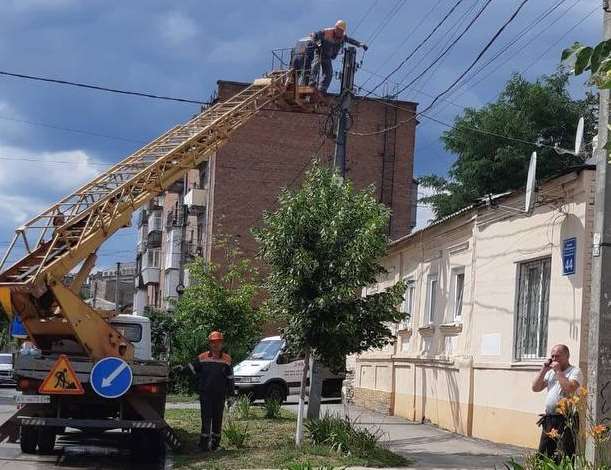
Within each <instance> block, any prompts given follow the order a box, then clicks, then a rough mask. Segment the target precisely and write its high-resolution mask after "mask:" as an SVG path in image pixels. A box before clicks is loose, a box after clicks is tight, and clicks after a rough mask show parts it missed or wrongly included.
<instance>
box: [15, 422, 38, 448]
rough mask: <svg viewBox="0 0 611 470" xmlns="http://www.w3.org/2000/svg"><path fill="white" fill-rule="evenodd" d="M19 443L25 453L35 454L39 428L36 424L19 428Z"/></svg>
mask: <svg viewBox="0 0 611 470" xmlns="http://www.w3.org/2000/svg"><path fill="white" fill-rule="evenodd" d="M19 445H20V446H21V452H23V453H24V454H35V453H36V446H37V445H38V429H37V428H36V427H35V426H21V427H20V429H19Z"/></svg>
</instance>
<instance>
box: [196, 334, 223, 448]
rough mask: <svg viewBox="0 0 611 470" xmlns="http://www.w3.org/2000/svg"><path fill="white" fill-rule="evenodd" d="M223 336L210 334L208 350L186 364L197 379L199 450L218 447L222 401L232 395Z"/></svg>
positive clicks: (221, 419) (221, 423)
mask: <svg viewBox="0 0 611 470" xmlns="http://www.w3.org/2000/svg"><path fill="white" fill-rule="evenodd" d="M223 340H224V338H223V334H222V333H221V332H219V331H213V332H212V333H210V335H209V336H208V343H209V350H208V351H206V352H203V353H201V354H200V355H199V356H197V358H196V359H195V360H194V361H193V362H192V363H191V364H189V367H190V368H191V371H192V372H193V373H194V374H195V375H196V376H197V382H198V390H199V402H200V409H201V418H202V431H201V436H200V440H199V446H200V448H201V449H202V450H203V451H204V452H206V451H209V450H216V449H218V447H219V444H220V443H221V430H222V427H223V410H224V408H225V398H226V397H227V396H228V395H233V394H234V383H233V368H232V366H231V357H230V356H229V354H226V353H224V352H223Z"/></svg>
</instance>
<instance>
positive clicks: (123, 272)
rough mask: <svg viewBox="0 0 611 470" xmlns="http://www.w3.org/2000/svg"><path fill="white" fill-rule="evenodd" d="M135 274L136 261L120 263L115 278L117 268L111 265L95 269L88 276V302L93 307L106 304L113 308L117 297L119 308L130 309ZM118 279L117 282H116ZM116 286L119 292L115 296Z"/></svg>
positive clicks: (122, 309) (103, 307) (100, 306)
mask: <svg viewBox="0 0 611 470" xmlns="http://www.w3.org/2000/svg"><path fill="white" fill-rule="evenodd" d="M135 275H136V263H134V262H130V263H121V266H120V269H119V278H118V279H117V268H116V267H112V268H108V269H104V270H101V271H96V272H95V273H93V274H91V275H90V276H89V282H88V284H89V293H90V295H91V299H90V302H89V303H90V304H91V305H93V306H94V307H95V308H100V309H105V307H106V306H109V307H111V308H112V309H114V308H115V300H116V299H117V298H118V301H119V309H120V310H121V311H130V310H131V307H132V302H133V299H134V292H135V287H134V279H135ZM117 281H118V283H117ZM117 287H118V290H119V294H118V296H117V297H115V295H116V294H115V292H116V289H117Z"/></svg>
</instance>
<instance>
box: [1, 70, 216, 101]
mask: <svg viewBox="0 0 611 470" xmlns="http://www.w3.org/2000/svg"><path fill="white" fill-rule="evenodd" d="M0 75H3V76H6V77H12V78H22V79H25V80H34V81H39V82H47V83H54V84H58V85H68V86H74V87H79V88H88V89H90V90H97V91H104V92H108V93H118V94H121V95H132V96H139V97H143V98H152V99H157V100H165V101H176V102H179V103H190V104H199V105H210V104H211V103H210V102H208V101H201V100H194V99H189V98H176V97H172V96H163V95H154V94H152V93H144V92H140V91H128V90H119V89H117V88H108V87H105V86H100V85H91V84H87V83H79V82H72V81H68V80H59V79H55V78H48V77H41V76H36V75H26V74H22V73H15V72H7V71H3V70H0Z"/></svg>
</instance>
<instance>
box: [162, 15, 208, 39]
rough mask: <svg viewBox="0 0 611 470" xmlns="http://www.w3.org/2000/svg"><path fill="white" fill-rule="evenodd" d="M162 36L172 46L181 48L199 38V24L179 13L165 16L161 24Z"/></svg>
mask: <svg viewBox="0 0 611 470" xmlns="http://www.w3.org/2000/svg"><path fill="white" fill-rule="evenodd" d="M159 29H160V31H161V36H162V37H163V38H164V39H165V40H166V41H167V42H168V43H169V44H170V45H172V46H180V45H182V44H184V43H185V42H187V41H189V40H190V39H193V38H194V37H195V36H197V34H198V32H199V30H198V28H197V24H196V23H195V21H193V20H192V19H191V18H189V17H187V16H185V15H184V14H183V13H181V12H179V11H173V12H171V13H169V14H167V15H165V16H164V17H163V18H162V20H161V21H160V23H159Z"/></svg>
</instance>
